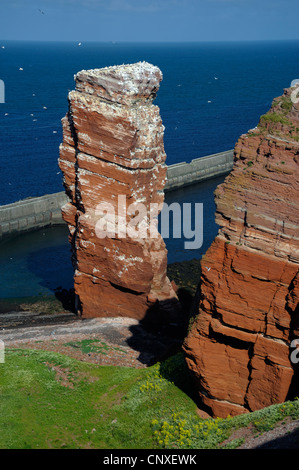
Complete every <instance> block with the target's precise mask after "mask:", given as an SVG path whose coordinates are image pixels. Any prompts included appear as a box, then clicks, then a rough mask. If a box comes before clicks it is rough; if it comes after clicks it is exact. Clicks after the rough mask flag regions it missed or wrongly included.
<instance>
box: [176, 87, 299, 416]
mask: <svg viewBox="0 0 299 470" xmlns="http://www.w3.org/2000/svg"><path fill="white" fill-rule="evenodd" d="M297 87H298V85H297ZM297 92H298V89H297V90H296V88H294V87H292V88H289V89H286V90H285V91H284V93H283V95H282V96H281V97H279V98H276V99H275V100H274V101H273V104H272V107H271V109H270V111H269V112H268V113H267V114H265V115H264V116H262V117H261V118H260V122H259V125H258V126H257V127H256V128H255V129H253V130H251V131H249V132H248V133H247V134H246V135H242V136H241V137H240V139H239V140H238V142H237V144H236V146H235V151H234V166H233V170H232V172H231V173H230V174H229V175H228V176H227V178H226V179H225V181H224V183H223V184H222V185H220V186H218V188H217V189H216V192H215V202H216V207H217V209H216V222H217V224H218V225H220V227H221V228H220V229H219V232H218V235H217V237H216V239H215V240H214V242H213V243H212V245H211V247H210V248H209V249H208V251H207V253H206V254H205V256H204V257H203V259H202V262H201V268H202V274H201V279H200V301H199V311H197V313H198V315H197V316H196V317H195V319H194V323H193V325H192V328H191V331H190V333H189V335H188V337H187V338H186V340H185V343H184V351H185V355H186V361H187V364H188V367H189V369H190V371H191V373H192V375H193V377H194V378H195V383H196V387H197V390H198V394H199V398H200V400H201V403H202V405H205V406H206V407H207V408H208V411H209V412H210V413H211V415H212V416H218V417H226V416H227V415H237V414H241V413H246V412H249V411H254V410H257V409H260V408H263V407H266V406H269V405H271V404H274V403H280V402H283V401H285V400H286V398H287V397H288V394H289V393H290V390H291V389H293V390H294V384H295V383H296V380H298V370H297V369H298V367H299V365H298V364H295V363H294V362H292V360H291V356H292V354H291V353H292V351H293V353H294V350H292V345H293V346H294V342H293V340H294V339H296V338H299V311H298V298H299V275H298V268H299V104H298V97H297V95H298V93H297ZM296 94H297V95H296ZM298 343H299V341H298ZM296 354H297V356H296ZM296 354H295V355H294V356H295V357H299V354H298V353H296ZM297 362H298V361H297ZM297 395H298V388H297Z"/></svg>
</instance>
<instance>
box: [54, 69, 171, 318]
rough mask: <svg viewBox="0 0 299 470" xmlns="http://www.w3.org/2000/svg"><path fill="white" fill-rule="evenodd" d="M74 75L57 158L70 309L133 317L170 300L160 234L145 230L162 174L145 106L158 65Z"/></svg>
mask: <svg viewBox="0 0 299 470" xmlns="http://www.w3.org/2000/svg"><path fill="white" fill-rule="evenodd" d="M75 80H76V90H75V91H71V92H70V93H69V96H68V100H69V110H68V113H67V114H66V116H65V117H64V118H63V119H62V125H63V143H62V144H61V146H60V158H59V166H60V169H61V171H62V173H63V181H64V186H65V190H66V193H67V194H68V196H69V198H70V201H69V202H68V203H67V204H66V205H65V206H64V207H63V208H62V214H63V218H64V220H65V221H66V222H67V224H68V227H69V231H70V243H71V247H72V262H73V266H74V270H75V274H74V284H75V293H76V296H77V309H78V312H79V313H81V314H82V316H84V317H98V316H127V317H133V318H137V319H141V318H143V317H144V316H145V314H146V312H147V311H148V309H149V308H150V307H151V306H152V305H153V304H154V303H155V302H157V301H158V302H159V301H163V300H165V299H169V298H176V294H175V293H174V291H173V289H172V286H171V283H170V282H169V280H168V278H167V277H166V268H167V250H166V248H165V244H164V241H163V239H162V238H161V236H160V235H159V234H158V233H157V231H156V233H155V236H151V237H150V236H149V235H150V233H151V234H152V233H154V232H150V228H149V227H154V225H149V224H150V221H152V222H154V221H155V220H156V219H155V218H154V217H152V218H151V214H152V213H151V212H150V209H151V208H152V207H154V208H155V209H156V208H158V210H157V212H156V214H155V215H157V214H158V212H159V211H160V210H161V208H162V204H163V201H164V192H163V188H164V184H165V181H166V165H165V158H166V155H165V152H164V145H163V135H164V126H163V125H162V121H161V117H160V113H159V108H158V107H157V106H154V105H153V104H152V101H153V99H154V98H155V95H156V93H157V91H158V89H159V84H160V81H161V80H162V73H161V71H160V70H159V69H158V67H154V66H153V65H151V64H148V63H146V62H139V63H137V64H133V65H122V66H115V67H107V68H103V69H95V70H87V71H86V70H82V71H81V72H79V73H78V74H77V75H76V76H75ZM144 208H146V213H145V212H142V210H144ZM138 214H141V215H142V216H140V217H139V218H138ZM128 226H130V227H131V231H129V229H128Z"/></svg>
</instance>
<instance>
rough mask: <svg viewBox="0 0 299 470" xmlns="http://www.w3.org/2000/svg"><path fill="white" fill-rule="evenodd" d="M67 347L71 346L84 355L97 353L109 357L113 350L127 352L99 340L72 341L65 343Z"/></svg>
mask: <svg viewBox="0 0 299 470" xmlns="http://www.w3.org/2000/svg"><path fill="white" fill-rule="evenodd" d="M65 345H66V346H71V347H72V348H75V349H80V351H81V352H83V353H84V354H88V353H97V354H104V355H105V356H107V355H108V354H109V351H110V350H111V349H113V350H114V351H120V352H123V353H124V354H125V351H124V350H123V349H121V348H118V347H115V346H108V345H107V344H106V343H105V342H104V341H100V340H98V339H83V340H82V341H70V342H69V343H65Z"/></svg>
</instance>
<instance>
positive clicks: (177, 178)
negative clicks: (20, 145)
mask: <svg viewBox="0 0 299 470" xmlns="http://www.w3.org/2000/svg"><path fill="white" fill-rule="evenodd" d="M233 155H234V151H233V150H228V151H225V152H221V153H216V154H214V155H208V156H207V157H201V158H196V159H195V160H192V161H191V162H190V163H186V162H182V163H176V164H175V165H170V166H169V167H168V168H167V183H166V186H165V191H171V190H175V189H177V188H180V187H183V186H187V185H191V184H195V183H199V182H200V181H204V180H207V179H210V178H215V177H217V176H221V175H225V174H228V173H229V172H230V171H231V169H232V167H233ZM66 202H68V197H67V196H66V194H65V192H64V191H61V192H59V193H54V194H46V195H45V196H41V197H33V198H27V199H23V200H22V201H17V202H14V203H12V204H7V205H4V206H0V239H1V238H3V237H7V236H11V235H15V234H17V233H21V232H26V231H30V230H34V229H38V228H41V227H46V226H49V225H57V224H62V223H64V222H63V220H62V217H61V207H62V206H63V205H64V204H65V203H66Z"/></svg>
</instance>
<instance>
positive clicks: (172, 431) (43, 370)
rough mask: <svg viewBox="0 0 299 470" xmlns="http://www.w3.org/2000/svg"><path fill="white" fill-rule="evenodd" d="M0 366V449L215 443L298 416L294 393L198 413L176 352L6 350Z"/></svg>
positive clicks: (133, 446)
mask: <svg viewBox="0 0 299 470" xmlns="http://www.w3.org/2000/svg"><path fill="white" fill-rule="evenodd" d="M0 374H1V375H0V392H1V405H0V448H2V449H8V448H11V449H18V448H19V449H24V448H34V449H37V448H98V449H101V448H103V449H130V448H131V449H138V448H142V449H147V448H151V449H153V448H161V447H162V448H163V447H169V448H171V447H175V448H176V447H181V448H213V447H217V445H218V444H219V443H220V442H222V441H223V440H224V439H225V438H227V437H228V436H229V434H230V433H231V431H232V430H233V429H234V428H238V427H240V426H246V425H248V423H249V422H250V421H251V422H252V423H253V426H254V427H255V429H256V430H257V431H263V430H268V429H270V428H271V427H273V426H274V424H275V423H276V422H278V421H280V420H281V419H283V418H284V417H285V416H292V417H293V418H298V417H299V401H298V400H296V401H294V402H293V403H291V402H288V403H286V404H284V405H274V406H272V407H270V408H267V409H265V410H261V411H258V412H255V413H251V414H248V415H246V416H245V415H243V416H239V417H235V418H227V419H224V420H220V419H217V420H201V419H200V418H198V416H197V414H196V406H195V403H194V401H193V400H192V399H191V398H190V388H191V387H192V384H191V383H190V381H189V376H188V373H187V370H186V367H185V365H184V361H183V358H182V356H181V355H180V354H179V355H176V356H174V357H172V358H170V359H169V360H167V361H165V362H164V363H162V364H157V365H155V366H153V367H150V368H148V369H132V368H125V367H103V366H97V365H93V364H87V363H83V362H79V361H76V360H74V359H71V358H69V357H66V356H63V355H60V354H57V353H52V352H45V351H32V350H30V351H29V350H9V351H6V357H5V363H4V364H0ZM235 444H236V443H232V444H230V446H234V445H235Z"/></svg>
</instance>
